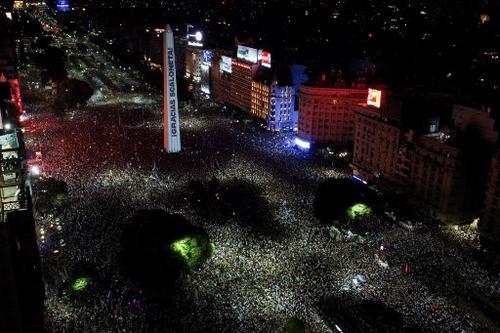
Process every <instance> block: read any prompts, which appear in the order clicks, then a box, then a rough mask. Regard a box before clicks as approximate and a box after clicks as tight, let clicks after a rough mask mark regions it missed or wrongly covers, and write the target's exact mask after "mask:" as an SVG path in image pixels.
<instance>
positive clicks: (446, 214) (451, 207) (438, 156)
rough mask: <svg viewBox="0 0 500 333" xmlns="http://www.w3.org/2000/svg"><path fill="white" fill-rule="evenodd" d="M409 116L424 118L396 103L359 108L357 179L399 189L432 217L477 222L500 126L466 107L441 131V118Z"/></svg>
mask: <svg viewBox="0 0 500 333" xmlns="http://www.w3.org/2000/svg"><path fill="white" fill-rule="evenodd" d="M408 113H417V116H418V113H419V110H418V109H411V110H408V109H406V108H403V102H401V101H399V100H394V99H392V98H387V99H386V100H382V101H379V102H378V103H371V105H370V103H369V100H368V101H367V103H363V104H360V105H359V106H358V107H357V108H356V131H355V133H356V134H355V140H354V153H353V160H352V164H351V166H352V168H353V175H354V176H356V177H359V178H361V179H363V180H365V181H367V182H377V181H381V180H384V181H387V182H389V183H392V184H395V185H399V186H400V187H401V188H402V189H404V190H406V191H407V192H408V193H410V194H411V198H412V199H414V200H413V201H414V203H415V206H416V207H420V208H421V209H420V210H421V211H422V212H425V214H426V215H428V216H429V217H432V218H435V219H439V220H441V221H443V222H446V223H466V222H471V221H472V220H473V219H475V218H476V217H478V216H479V214H480V210H481V206H482V198H483V194H484V190H485V186H486V182H487V180H486V177H485V176H484V175H486V174H487V167H488V166H489V163H490V159H491V155H492V151H493V149H494V146H495V145H496V142H497V138H498V135H497V133H496V131H495V130H494V120H493V119H492V118H491V117H490V114H489V113H488V112H485V111H482V110H477V109H472V108H468V107H464V106H461V105H454V106H453V108H452V110H451V117H450V120H448V122H449V123H447V124H444V125H442V126H441V127H440V124H439V118H425V117H424V118H422V119H418V118H414V117H411V116H412V115H411V114H410V115H408ZM421 113H422V114H424V113H425V112H424V111H423V110H421ZM493 193H494V191H493Z"/></svg>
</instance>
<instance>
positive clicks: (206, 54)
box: [201, 50, 212, 66]
mask: <svg viewBox="0 0 500 333" xmlns="http://www.w3.org/2000/svg"><path fill="white" fill-rule="evenodd" d="M201 58H202V59H203V63H205V64H207V65H209V66H210V64H211V62H212V51H210V50H203V53H202V55H201Z"/></svg>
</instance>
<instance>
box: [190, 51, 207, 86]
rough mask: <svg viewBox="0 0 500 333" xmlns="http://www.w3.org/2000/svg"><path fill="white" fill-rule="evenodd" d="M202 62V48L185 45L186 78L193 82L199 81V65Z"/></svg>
mask: <svg viewBox="0 0 500 333" xmlns="http://www.w3.org/2000/svg"><path fill="white" fill-rule="evenodd" d="M202 63H203V49H201V48H199V47H193V46H187V47H186V78H187V79H190V80H193V81H194V82H200V81H201V66H202Z"/></svg>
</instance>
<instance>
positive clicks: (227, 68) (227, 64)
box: [219, 56, 233, 73]
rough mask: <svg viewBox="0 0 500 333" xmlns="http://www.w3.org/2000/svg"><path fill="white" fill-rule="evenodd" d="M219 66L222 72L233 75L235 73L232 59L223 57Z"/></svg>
mask: <svg viewBox="0 0 500 333" xmlns="http://www.w3.org/2000/svg"><path fill="white" fill-rule="evenodd" d="M219 65H220V70H221V72H226V73H231V72H232V71H233V66H232V59H231V58H230V57H226V56H221V58H220V63H219Z"/></svg>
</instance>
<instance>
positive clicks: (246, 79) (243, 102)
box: [229, 59, 259, 112]
mask: <svg viewBox="0 0 500 333" xmlns="http://www.w3.org/2000/svg"><path fill="white" fill-rule="evenodd" d="M231 67H232V73H231V94H230V95H229V103H230V104H232V105H234V106H236V107H238V108H240V109H241V110H243V111H246V112H250V109H251V104H252V80H253V78H254V77H255V73H256V72H257V69H258V68H259V65H258V64H257V63H255V64H254V63H249V62H247V61H244V60H241V59H232V62H231Z"/></svg>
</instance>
